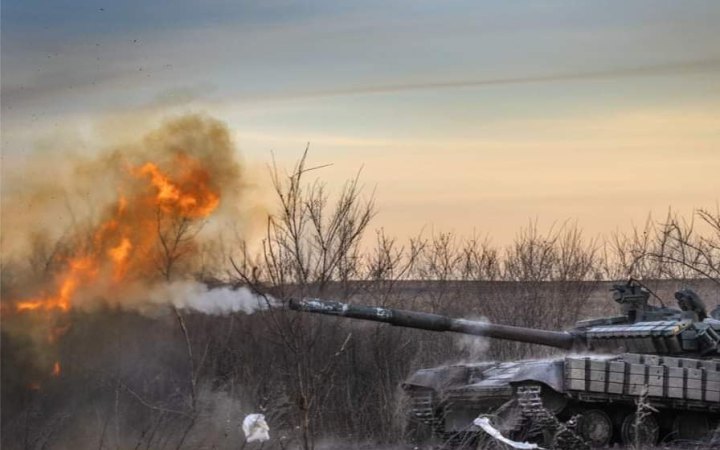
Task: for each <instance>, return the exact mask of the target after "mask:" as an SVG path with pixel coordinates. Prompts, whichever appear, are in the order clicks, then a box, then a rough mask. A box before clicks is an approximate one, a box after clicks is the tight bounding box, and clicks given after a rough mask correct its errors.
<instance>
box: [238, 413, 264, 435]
mask: <svg viewBox="0 0 720 450" xmlns="http://www.w3.org/2000/svg"><path fill="white" fill-rule="evenodd" d="M242 429H243V433H245V440H246V441H247V442H265V441H267V440H268V439H270V434H269V433H268V432H269V431H270V427H269V426H268V424H267V422H265V415H264V414H248V415H247V416H245V420H243V424H242Z"/></svg>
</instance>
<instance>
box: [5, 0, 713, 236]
mask: <svg viewBox="0 0 720 450" xmlns="http://www.w3.org/2000/svg"><path fill="white" fill-rule="evenodd" d="M0 17H1V22H2V23H1V27H0V33H1V38H2V40H1V61H0V70H1V72H2V73H1V76H2V78H1V80H2V82H1V84H2V91H1V93H0V108H1V113H2V117H1V119H2V120H1V124H2V138H1V143H2V156H3V158H2V162H3V165H2V170H3V186H2V188H3V196H5V197H6V196H9V195H12V193H13V191H14V187H15V186H13V185H12V184H11V183H16V182H17V181H14V180H17V179H18V175H19V177H20V178H22V173H23V170H27V169H26V168H27V166H28V164H31V163H32V162H33V161H36V160H38V159H47V160H52V159H53V158H58V155H62V154H63V153H64V152H71V153H74V154H82V155H85V154H87V155H91V154H92V153H93V152H98V151H100V150H101V149H102V148H103V146H108V145H112V144H113V143H114V142H115V141H118V140H122V139H131V138H133V137H136V138H137V137H139V136H141V135H142V134H143V132H144V131H145V130H147V129H148V128H150V127H152V126H153V125H156V124H158V123H160V122H161V121H163V120H166V119H167V118H170V117H175V116H178V115H181V114H185V113H203V114H208V115H210V116H213V117H215V118H218V119H220V120H222V121H224V122H225V123H227V125H228V127H229V128H230V130H231V132H232V136H233V139H234V141H235V143H236V145H237V148H238V149H239V152H240V153H241V155H242V158H243V159H244V160H245V161H248V162H251V163H252V165H253V167H260V168H262V167H263V166H264V165H265V164H267V163H268V162H269V161H270V160H271V158H272V157H273V155H274V157H275V158H276V159H277V161H279V163H280V164H282V165H286V166H290V165H291V164H292V162H293V161H294V160H295V159H297V158H298V157H299V156H300V155H301V153H302V151H303V150H304V148H305V146H306V145H307V144H308V143H309V145H310V160H311V164H313V165H323V164H332V165H331V166H329V167H326V168H323V169H321V170H318V171H316V172H315V175H316V176H318V177H320V178H321V179H323V180H324V181H326V182H327V183H328V185H329V187H330V188H331V189H335V190H337V189H339V188H340V187H341V186H342V183H343V182H344V180H346V179H348V178H351V177H354V176H355V175H356V174H357V173H358V171H361V180H362V182H363V184H364V186H365V190H366V192H367V193H368V195H370V194H371V193H373V192H374V193H375V196H376V204H377V207H378V215H377V217H376V218H375V220H374V223H373V225H374V227H377V228H379V227H382V228H384V229H385V230H386V232H388V233H389V234H391V235H395V236H398V237H400V238H406V237H409V236H413V235H415V234H417V233H418V232H420V231H424V232H425V233H426V234H427V233H432V232H440V231H453V232H456V233H458V234H460V235H470V234H476V235H480V236H489V237H490V238H491V239H492V240H493V241H494V242H497V243H500V244H504V243H507V242H510V241H511V240H512V239H513V236H514V235H515V233H516V232H517V231H518V229H519V228H520V227H522V226H524V225H526V224H527V223H528V222H529V221H531V220H537V221H538V222H539V223H540V224H541V225H542V226H544V227H546V228H548V227H550V226H552V225H553V224H557V223H563V222H565V221H572V222H576V223H577V224H578V225H579V226H580V227H582V228H583V229H584V230H586V233H587V234H589V235H595V234H602V233H611V232H613V231H614V230H618V229H619V230H625V229H629V228H630V227H631V226H632V225H633V224H640V223H642V222H643V221H644V220H645V218H646V217H647V215H648V214H649V213H653V214H654V215H655V216H657V217H662V216H663V215H664V214H665V213H666V212H667V210H668V208H670V207H672V208H673V209H675V210H677V211H679V212H681V213H685V214H687V213H690V212H691V211H692V210H693V209H694V208H698V207H704V208H713V209H714V208H715V207H716V206H717V204H718V194H719V193H720V189H719V188H720V177H718V176H717V174H718V171H719V170H720V27H718V24H719V23H720V3H718V2H716V1H691V0H690V1H684V2H670V1H642V0H633V1H624V2H607V1H594V2H590V1H584V2H560V1H514V2H505V1H480V2H478V1H444V2H438V1H424V0H419V1H398V0H384V1H372V0H371V1H364V2H338V1H330V0H327V1H303V2H292V1H287V0H270V1H256V2H247V1H230V0H208V1H191V0H179V1H148V0H145V1H140V0H130V1H124V2H110V1H89V0H54V1H38V0H22V1H21V0H5V1H3V4H2V10H1V12H0ZM48 170H50V171H51V169H48ZM257 170H264V169H257ZM10 175H16V176H15V177H12V176H10ZM48 176H49V177H51V176H52V173H48Z"/></svg>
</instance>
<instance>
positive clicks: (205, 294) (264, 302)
mask: <svg viewBox="0 0 720 450" xmlns="http://www.w3.org/2000/svg"><path fill="white" fill-rule="evenodd" d="M147 295H148V297H149V299H150V301H151V302H152V303H155V304H170V305H173V306H175V307H176V308H178V309H190V310H193V311H198V312H202V313H205V314H213V315H224V314H230V313H236V312H243V313H245V314H252V313H254V312H255V311H260V310H266V309H269V308H270V307H272V306H276V305H278V304H279V302H278V301H277V300H276V299H275V298H273V297H271V296H266V295H257V294H255V293H253V292H252V291H251V290H250V289H248V288H246V287H240V288H238V289H232V288H231V287H228V286H223V287H219V288H209V287H208V286H206V285H205V284H203V283H198V282H196V281H192V280H182V281H174V282H172V283H167V284H161V285H156V286H153V287H152V288H151V289H150V291H149V292H148V294H147Z"/></svg>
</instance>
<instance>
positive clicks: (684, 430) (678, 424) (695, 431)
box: [673, 413, 710, 441]
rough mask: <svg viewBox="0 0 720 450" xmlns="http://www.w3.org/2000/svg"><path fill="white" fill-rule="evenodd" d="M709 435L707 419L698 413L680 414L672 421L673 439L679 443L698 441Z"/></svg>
mask: <svg viewBox="0 0 720 450" xmlns="http://www.w3.org/2000/svg"><path fill="white" fill-rule="evenodd" d="M709 434H710V422H709V421H708V418H707V417H705V416H704V415H702V414H698V413H684V414H683V413H680V414H678V416H677V417H676V418H675V420H674V421H673V438H674V439H677V440H681V441H688V440H693V441H696V440H699V439H702V438H704V437H707V436H708V435H709Z"/></svg>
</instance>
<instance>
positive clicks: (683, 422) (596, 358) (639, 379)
mask: <svg viewBox="0 0 720 450" xmlns="http://www.w3.org/2000/svg"><path fill="white" fill-rule="evenodd" d="M719 363H720V360H718V359H697V358H674V357H663V356H656V355H643V354H632V353H628V354H621V355H593V356H583V355H568V356H565V357H558V358H554V359H546V360H526V361H513V362H503V363H494V362H492V363H478V364H459V365H451V366H443V367H438V368H433V369H423V370H419V371H418V372H416V373H414V374H413V375H412V376H410V377H409V378H408V380H407V381H406V382H405V383H404V384H403V388H404V389H405V391H406V392H407V394H408V396H409V398H410V400H411V401H410V405H411V407H410V416H409V417H410V420H411V422H416V423H422V424H423V425H424V426H426V427H427V428H428V429H431V430H432V433H433V434H434V435H435V436H436V437H437V438H439V439H450V438H451V437H452V436H459V435H463V436H465V437H467V435H468V434H472V433H473V432H474V430H475V428H474V427H473V420H474V419H475V418H477V417H478V416H480V415H494V416H495V417H496V419H497V420H496V422H497V425H498V428H500V429H501V431H503V432H504V433H507V434H508V435H509V436H514V437H516V438H527V437H531V438H533V436H532V434H533V433H532V432H531V431H532V428H533V425H532V422H533V421H535V422H538V421H539V422H543V421H544V422H545V423H544V424H541V426H537V425H536V426H535V428H536V429H537V428H543V427H545V428H547V427H548V421H551V422H552V421H553V420H555V422H556V426H558V427H560V426H563V425H562V424H565V423H567V422H568V421H569V420H570V419H571V418H574V421H573V422H572V424H573V426H575V427H577V429H575V430H574V431H573V433H575V434H576V435H577V436H578V437H580V438H582V440H584V441H592V442H591V443H592V444H594V445H598V444H604V443H607V444H610V443H613V442H619V443H628V442H626V441H628V440H633V441H635V440H636V439H637V436H636V435H635V434H632V430H635V429H636V427H635V426H630V425H628V424H631V423H632V424H634V423H635V422H634V421H633V420H634V417H635V416H633V414H635V413H636V412H637V411H638V408H642V409H643V413H647V417H648V419H643V420H646V422H648V423H650V424H651V425H652V426H648V436H645V437H643V439H646V440H649V441H653V440H660V439H668V440H672V439H687V438H690V437H691V438H692V439H694V440H700V439H703V438H709V437H710V436H698V433H700V434H709V433H710V431H711V430H714V428H715V427H716V426H717V422H718V419H719V418H720V367H719ZM529 388H532V389H536V392H538V393H539V394H538V398H537V399H533V398H532V397H528V396H527V395H526V393H527V392H528V391H527V390H528V389H529ZM528 399H529V400H528ZM533 402H535V403H539V404H541V405H542V406H541V408H540V409H541V410H543V411H544V412H543V413H540V414H538V411H540V409H537V408H536V410H533V409H532V408H533V407H534V406H532V404H533ZM638 404H640V405H641V406H638ZM528 405H530V406H528ZM536 406H537V405H535V407H536ZM547 413H549V414H551V415H552V416H553V417H552V418H550V417H548V416H547V415H545V416H543V414H547ZM540 416H542V417H540ZM699 416H702V417H704V418H705V419H703V420H705V421H706V422H707V423H705V422H702V423H700V424H699V425H698V419H697V417H699ZM643 417H644V416H643ZM583 420H584V422H583ZM588 422H593V424H592V426H591V425H589V424H588ZM598 422H599V423H600V424H599V425H598ZM549 426H550V427H552V426H553V425H552V424H550V425H549ZM536 431H537V430H536ZM592 433H594V435H593V434H592ZM534 438H535V440H540V441H542V439H546V438H547V436H543V435H542V434H541V433H540V434H538V433H535V436H534ZM466 440H467V439H466ZM606 441H607V442H606ZM630 443H633V442H630ZM546 444H547V443H546Z"/></svg>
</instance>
